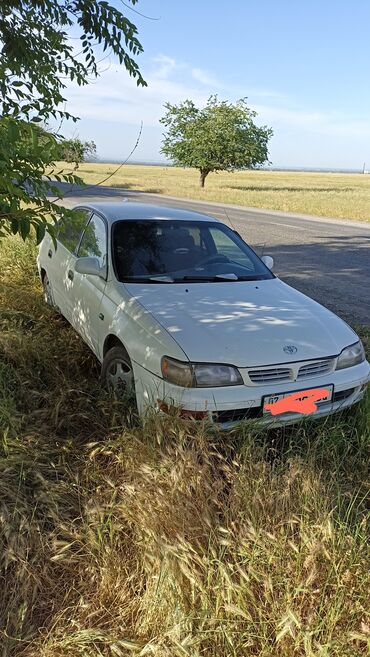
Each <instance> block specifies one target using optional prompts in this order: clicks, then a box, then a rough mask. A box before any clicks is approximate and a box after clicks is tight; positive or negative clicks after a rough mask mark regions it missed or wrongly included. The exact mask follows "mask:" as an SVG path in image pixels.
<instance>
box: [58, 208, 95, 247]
mask: <svg viewBox="0 0 370 657" xmlns="http://www.w3.org/2000/svg"><path fill="white" fill-rule="evenodd" d="M90 215H91V210H75V211H74V213H73V217H68V219H64V220H62V221H61V223H60V227H59V231H58V241H59V242H61V244H63V246H65V247H66V249H68V251H70V252H71V253H75V252H76V250H77V247H78V245H79V242H80V238H81V235H82V232H83V230H84V229H85V226H86V224H87V222H88V220H89V218H90Z"/></svg>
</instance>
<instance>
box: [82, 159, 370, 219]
mask: <svg viewBox="0 0 370 657" xmlns="http://www.w3.org/2000/svg"><path fill="white" fill-rule="evenodd" d="M116 168H117V165H116V164H99V163H86V164H84V165H82V166H81V167H80V169H79V174H80V175H81V177H82V178H83V180H85V182H87V183H89V184H92V183H94V184H95V183H97V182H99V181H100V180H102V179H103V178H105V177H106V176H107V175H109V174H110V173H112V172H113V171H115V169H116ZM105 184H107V185H110V186H113V187H125V188H128V189H134V190H140V191H144V192H152V193H158V194H167V195H170V196H178V197H184V198H193V199H201V200H205V201H218V202H220V203H230V204H234V205H244V206H250V207H256V208H267V209H271V210H282V211H284V212H293V213H298V214H300V213H302V214H312V215H317V216H322V217H336V218H342V219H347V218H348V219H357V220H359V219H360V220H362V221H370V176H368V175H360V174H340V173H304V172H280V171H244V172H237V173H219V174H210V175H209V176H208V178H207V180H206V187H205V189H203V190H201V189H200V188H199V185H198V172H197V171H196V170H195V169H180V168H175V167H159V166H157V167H153V166H135V165H126V166H124V167H123V168H122V169H121V170H120V171H119V172H118V173H117V174H115V175H114V176H113V177H111V178H109V180H107V181H106V183H105Z"/></svg>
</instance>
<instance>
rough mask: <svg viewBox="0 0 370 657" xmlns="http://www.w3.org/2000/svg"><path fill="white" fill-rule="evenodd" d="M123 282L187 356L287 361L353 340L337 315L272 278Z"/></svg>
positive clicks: (332, 351) (251, 362)
mask: <svg viewBox="0 0 370 657" xmlns="http://www.w3.org/2000/svg"><path fill="white" fill-rule="evenodd" d="M125 287H126V289H127V290H128V291H129V292H130V294H131V295H132V297H134V298H135V299H136V300H137V301H138V302H139V303H140V304H141V305H142V306H144V308H145V309H146V310H147V311H148V312H150V313H151V314H152V315H153V316H154V317H155V319H156V320H157V321H158V322H159V323H160V324H161V325H162V326H163V327H164V328H165V329H166V330H167V331H168V333H169V334H170V335H171V336H172V337H173V338H174V339H175V340H176V342H177V343H178V344H179V345H180V347H181V348H182V350H183V351H184V352H185V353H186V355H187V356H188V358H189V360H191V361H194V362H223V363H229V364H233V365H237V366H238V367H251V366H252V367H253V366H258V365H270V364H274V363H287V362H293V361H299V360H309V359H314V358H323V357H326V356H333V355H336V354H339V352H340V351H341V350H342V349H343V348H344V347H346V346H347V345H349V344H352V343H353V342H355V341H356V334H355V333H354V332H353V331H352V330H351V329H350V328H349V326H347V324H345V323H344V322H343V321H342V320H341V319H339V317H337V316H336V315H334V314H333V313H332V312H330V311H329V310H327V309H326V308H324V307H323V306H321V305H320V304H318V303H316V302H315V301H313V300H312V299H309V298H308V297H306V296H305V295H303V294H301V293H300V292H298V291H297V290H295V289H293V288H291V287H290V286H288V285H286V284H285V283H283V282H282V281H280V280H279V279H278V278H275V279H272V280H264V281H246V282H242V281H239V282H227V283H226V282H222V283H196V284H194V283H189V284H168V285H167V284H159V285H156V284H152V285H151V284H150V285H148V284H138V283H130V284H127V283H126V284H125ZM287 346H292V347H295V348H296V351H295V349H293V352H294V353H292V354H289V353H286V351H284V350H283V348H284V347H287Z"/></svg>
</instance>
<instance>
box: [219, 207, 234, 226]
mask: <svg viewBox="0 0 370 657" xmlns="http://www.w3.org/2000/svg"><path fill="white" fill-rule="evenodd" d="M222 209H223V211H224V213H225V214H226V217H227V220H228V222H229V224H230V226H231V228H232V229H233V230H236V228H235V227H234V224H233V222H232V221H231V219H230V217H229V215H228V214H227V210H226V208H222Z"/></svg>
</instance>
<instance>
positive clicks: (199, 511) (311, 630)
mask: <svg viewBox="0 0 370 657" xmlns="http://www.w3.org/2000/svg"><path fill="white" fill-rule="evenodd" d="M33 256H34V247H33V245H32V244H31V243H30V242H29V243H28V244H26V245H24V244H23V243H22V242H20V241H18V240H17V239H15V238H12V239H9V240H5V241H3V242H2V245H1V272H2V284H1V289H0V291H1V308H0V322H1V335H0V352H1V364H0V429H1V436H2V442H1V447H0V578H1V593H2V595H1V596H0V646H1V648H0V655H1V656H2V657H14V656H15V655H17V656H18V655H19V656H22V657H97V656H104V657H105V656H107V657H108V656H109V657H116V656H117V655H118V656H120V655H121V656H126V655H136V656H139V655H143V656H144V655H155V656H156V657H175V656H176V657H177V656H178V657H180V656H181V657H183V656H190V657H200V656H205V655H206V656H207V657H208V656H210V657H216V656H217V657H234V656H237V657H240V656H241V657H244V656H245V657H247V656H248V657H249V656H253V655H258V656H259V657H291V656H297V657H303V656H304V657H324V656H325V657H329V656H330V657H355V656H356V657H357V656H361V655H366V654H368V651H369V647H370V621H369V616H368V592H369V590H370V569H369V565H370V564H369V541H368V538H369V535H368V524H367V522H368V516H367V509H366V503H367V500H368V498H367V495H368V481H369V478H368V447H369V418H370V408H369V400H368V399H367V400H365V401H364V403H363V404H362V405H361V408H359V409H358V411H357V412H356V413H354V414H353V415H348V414H347V415H343V416H342V417H339V418H335V419H333V418H329V419H327V420H326V421H323V422H320V423H313V424H311V423H307V422H306V423H304V424H302V425H300V426H298V428H294V429H290V430H281V431H279V432H275V433H273V434H270V435H266V434H265V433H264V432H263V431H261V430H259V429H258V428H257V427H253V426H244V427H242V428H240V429H238V430H233V431H229V432H227V433H217V432H210V431H209V430H208V429H207V427H205V426H203V425H201V424H197V423H194V422H191V421H188V422H184V421H182V422H181V421H180V420H178V419H176V418H168V419H162V418H158V417H157V418H155V417H153V418H148V420H147V421H146V422H145V423H140V422H139V421H137V422H136V423H132V421H128V420H127V419H126V413H125V408H124V407H123V406H122V405H121V404H120V403H119V402H114V401H113V400H111V399H108V398H106V396H105V395H104V393H102V392H101V391H100V389H99V385H98V368H97V365H96V363H95V361H94V358H93V357H92V356H91V355H90V353H89V351H88V350H87V348H86V347H85V346H84V345H83V344H82V342H81V340H80V339H79V338H78V337H77V336H76V335H75V333H74V332H73V330H72V329H71V328H69V327H68V325H66V323H65V322H64V321H63V320H62V319H61V318H58V316H56V315H53V314H52V312H50V311H49V310H48V308H46V307H45V306H44V305H43V303H42V300H41V289H40V285H39V283H38V282H37V278H36V276H35V272H34V260H33Z"/></svg>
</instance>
